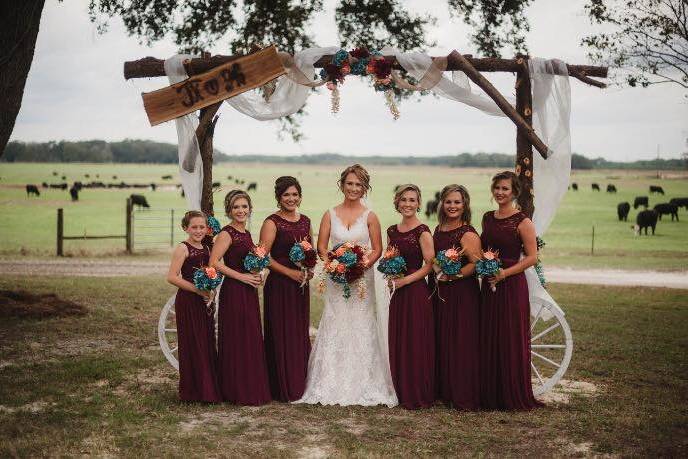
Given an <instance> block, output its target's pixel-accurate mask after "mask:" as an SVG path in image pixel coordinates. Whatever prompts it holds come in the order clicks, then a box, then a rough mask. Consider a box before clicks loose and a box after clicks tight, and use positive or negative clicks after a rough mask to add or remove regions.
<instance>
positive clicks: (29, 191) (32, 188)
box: [26, 185, 41, 198]
mask: <svg viewBox="0 0 688 459" xmlns="http://www.w3.org/2000/svg"><path fill="white" fill-rule="evenodd" d="M32 194H35V195H36V196H40V195H41V192H40V191H38V187H37V186H36V185H26V197H27V198H28V197H29V196H31V195H32Z"/></svg>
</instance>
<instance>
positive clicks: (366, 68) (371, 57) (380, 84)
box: [320, 47, 400, 120]
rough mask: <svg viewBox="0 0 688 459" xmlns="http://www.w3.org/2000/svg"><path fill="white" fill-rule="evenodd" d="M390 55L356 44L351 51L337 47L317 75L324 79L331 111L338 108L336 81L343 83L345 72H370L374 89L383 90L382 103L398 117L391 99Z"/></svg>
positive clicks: (392, 93) (351, 73)
mask: <svg viewBox="0 0 688 459" xmlns="http://www.w3.org/2000/svg"><path fill="white" fill-rule="evenodd" d="M392 64H393V61H392V60H391V59H387V58H385V56H383V55H382V53H381V52H380V51H372V52H371V51H368V49H367V48H364V47H363V48H355V49H353V50H351V51H348V52H347V51H346V50H344V49H340V50H339V51H337V52H336V53H335V54H334V55H333V56H332V61H331V62H330V63H329V64H326V65H325V66H324V67H323V68H322V70H320V77H321V78H322V79H323V80H325V81H326V82H327V83H326V85H327V89H329V90H330V91H331V95H332V98H331V100H332V113H337V112H338V111H339V100H340V99H339V88H338V85H339V84H343V83H344V78H345V77H346V76H347V75H358V76H371V77H372V78H373V87H374V88H375V90H376V91H380V92H384V93H385V103H386V104H387V107H388V108H389V111H390V113H392V116H393V117H394V119H395V120H396V119H399V115H400V114H399V108H398V107H397V104H396V102H395V100H394V82H393V80H392Z"/></svg>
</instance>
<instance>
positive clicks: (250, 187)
mask: <svg viewBox="0 0 688 459" xmlns="http://www.w3.org/2000/svg"><path fill="white" fill-rule="evenodd" d="M251 190H254V191H257V190H258V184H257V183H256V182H251V183H249V184H248V186H247V187H246V191H251Z"/></svg>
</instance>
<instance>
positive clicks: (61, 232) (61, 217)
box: [57, 209, 64, 257]
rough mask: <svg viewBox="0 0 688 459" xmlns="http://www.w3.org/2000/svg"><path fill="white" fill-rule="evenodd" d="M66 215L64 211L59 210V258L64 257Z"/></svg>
mask: <svg viewBox="0 0 688 459" xmlns="http://www.w3.org/2000/svg"><path fill="white" fill-rule="evenodd" d="M63 238H64V214H63V211H62V209H57V256H58V257H61V256H63V255H64V251H63V250H62V249H63V245H62V244H63V241H64V239H63Z"/></svg>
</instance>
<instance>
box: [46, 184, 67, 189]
mask: <svg viewBox="0 0 688 459" xmlns="http://www.w3.org/2000/svg"><path fill="white" fill-rule="evenodd" d="M48 186H49V187H50V188H56V189H58V190H66V189H67V184H66V183H51V184H50V185H48Z"/></svg>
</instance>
